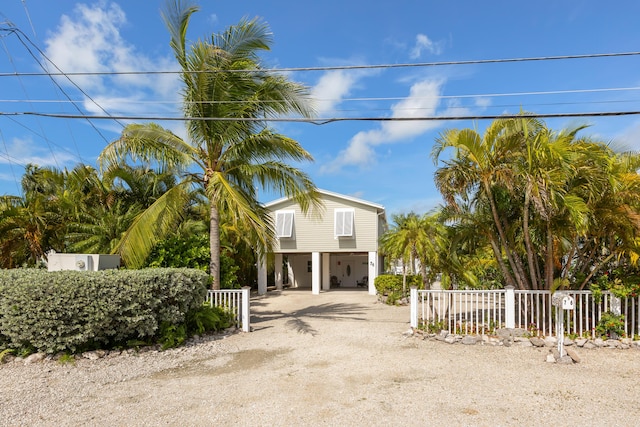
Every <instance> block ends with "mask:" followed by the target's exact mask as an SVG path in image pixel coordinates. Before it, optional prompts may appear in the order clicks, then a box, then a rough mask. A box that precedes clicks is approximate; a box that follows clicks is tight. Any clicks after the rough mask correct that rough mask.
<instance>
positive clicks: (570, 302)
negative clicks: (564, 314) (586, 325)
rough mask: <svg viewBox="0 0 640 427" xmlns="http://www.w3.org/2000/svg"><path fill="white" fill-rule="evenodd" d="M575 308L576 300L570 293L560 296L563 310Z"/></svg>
mask: <svg viewBox="0 0 640 427" xmlns="http://www.w3.org/2000/svg"><path fill="white" fill-rule="evenodd" d="M574 308H576V302H575V300H574V299H573V297H572V296H571V295H565V296H564V297H563V298H562V309H563V310H573V309H574Z"/></svg>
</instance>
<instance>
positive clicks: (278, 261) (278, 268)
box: [273, 254, 282, 291]
mask: <svg viewBox="0 0 640 427" xmlns="http://www.w3.org/2000/svg"><path fill="white" fill-rule="evenodd" d="M273 263H274V265H275V269H274V270H275V273H274V274H275V282H276V290H278V291H281V290H282V254H274V262H273Z"/></svg>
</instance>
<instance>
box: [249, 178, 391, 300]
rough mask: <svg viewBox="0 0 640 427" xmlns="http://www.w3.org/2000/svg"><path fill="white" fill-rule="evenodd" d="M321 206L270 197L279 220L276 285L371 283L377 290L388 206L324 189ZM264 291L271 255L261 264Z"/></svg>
mask: <svg viewBox="0 0 640 427" xmlns="http://www.w3.org/2000/svg"><path fill="white" fill-rule="evenodd" d="M318 192H319V194H320V198H321V200H322V204H323V209H322V211H321V212H316V213H315V214H314V213H311V212H310V213H308V214H307V215H305V214H303V213H302V211H301V210H300V206H298V204H297V203H296V202H295V200H293V199H291V198H283V199H278V200H275V201H273V202H270V203H267V204H266V205H265V206H266V207H267V208H268V209H269V211H270V213H271V215H272V218H273V223H274V224H275V229H276V235H277V242H276V245H275V247H274V259H275V265H276V266H282V268H276V269H275V273H274V274H275V277H274V279H275V285H276V288H278V289H282V287H283V285H284V284H287V285H288V286H290V287H295V288H310V289H311V292H312V293H313V294H319V293H320V291H321V290H322V291H328V290H330V289H332V288H333V289H336V288H353V289H358V288H360V289H365V290H368V291H369V293H370V294H372V295H375V293H376V289H375V287H374V280H375V278H376V277H377V276H378V274H379V273H380V272H381V271H382V268H383V262H382V257H381V255H380V254H379V252H378V240H379V237H380V236H381V235H382V233H383V232H384V231H385V230H386V227H387V222H386V217H385V211H384V207H383V206H381V205H378V204H376V203H372V202H368V201H365V200H361V199H357V198H355V197H350V196H345V195H342V194H337V193H332V192H330V191H326V190H318ZM258 270H259V271H258V292H259V293H261V294H264V293H266V291H267V273H266V272H267V268H266V261H263V262H262V263H261V266H260V268H259V269H258Z"/></svg>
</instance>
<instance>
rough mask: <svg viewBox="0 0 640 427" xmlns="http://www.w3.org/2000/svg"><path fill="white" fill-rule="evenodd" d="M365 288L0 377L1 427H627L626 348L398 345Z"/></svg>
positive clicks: (630, 380) (2, 370)
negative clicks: (202, 332) (129, 350)
mask: <svg viewBox="0 0 640 427" xmlns="http://www.w3.org/2000/svg"><path fill="white" fill-rule="evenodd" d="M408 320H409V309H408V308H407V307H389V306H385V305H382V304H379V303H377V302H376V297H374V296H371V295H368V294H367V293H366V292H365V291H347V290H337V291H332V292H327V293H323V294H321V295H315V296H314V295H311V293H310V291H308V290H305V291H296V290H289V291H284V292H282V293H277V292H274V293H269V294H268V296H265V297H256V298H254V299H252V322H253V328H254V331H253V332H251V333H235V334H229V335H221V336H215V337H209V338H207V339H206V340H205V341H204V342H201V343H198V344H196V345H190V346H188V347H183V348H180V349H174V350H168V351H165V352H144V353H138V354H122V355H117V356H114V355H109V356H107V357H104V358H101V359H98V360H87V359H82V360H77V361H76V362H75V363H74V364H61V363H59V362H55V361H44V362H39V363H34V364H29V365H24V364H23V363H19V362H11V363H7V364H4V365H1V366H0V390H1V391H2V394H1V396H0V425H4V426H78V425H110V426H156V425H176V426H178V425H179V426H209V425H216V426H232V425H233V426H236V425H245V426H275V425H292V426H298V425H305V426H307V425H308V426H311V425H313V426H317V425H340V426H351V425H368V426H390V425H402V426H424V425H445V424H453V425H473V426H499V425H503V426H507V425H509V426H511V425H512V426H516V425H517V426H520V425H545V426H546V425H563V426H574V425H575V426H578V425H580V426H584V425H598V426H603V425H612V426H613V425H638V424H640V408H639V405H640V385H639V384H638V379H639V378H640V377H639V374H640V351H638V350H634V349H630V350H613V349H605V348H602V349H594V350H586V349H576V351H577V352H578V354H579V356H580V358H581V363H578V364H572V365H563V364H553V363H547V362H546V361H545V359H546V355H547V354H548V352H549V349H544V348H532V347H516V346H512V347H502V346H500V347H494V346H489V345H475V346H466V345H462V344H454V345H450V344H446V343H443V342H436V341H429V340H426V341H424V340H420V339H418V338H415V337H406V336H404V335H403V332H405V331H406V330H407V329H408V327H409V324H408Z"/></svg>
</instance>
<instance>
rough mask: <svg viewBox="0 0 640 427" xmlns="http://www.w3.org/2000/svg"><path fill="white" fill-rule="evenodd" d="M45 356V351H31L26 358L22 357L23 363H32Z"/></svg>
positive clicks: (39, 360)
mask: <svg viewBox="0 0 640 427" xmlns="http://www.w3.org/2000/svg"><path fill="white" fill-rule="evenodd" d="M45 357H47V355H46V354H45V353H33V354H31V355H29V356H27V358H26V359H24V364H25V365H30V364H32V363H38V362H42V361H43V360H44V358H45Z"/></svg>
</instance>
